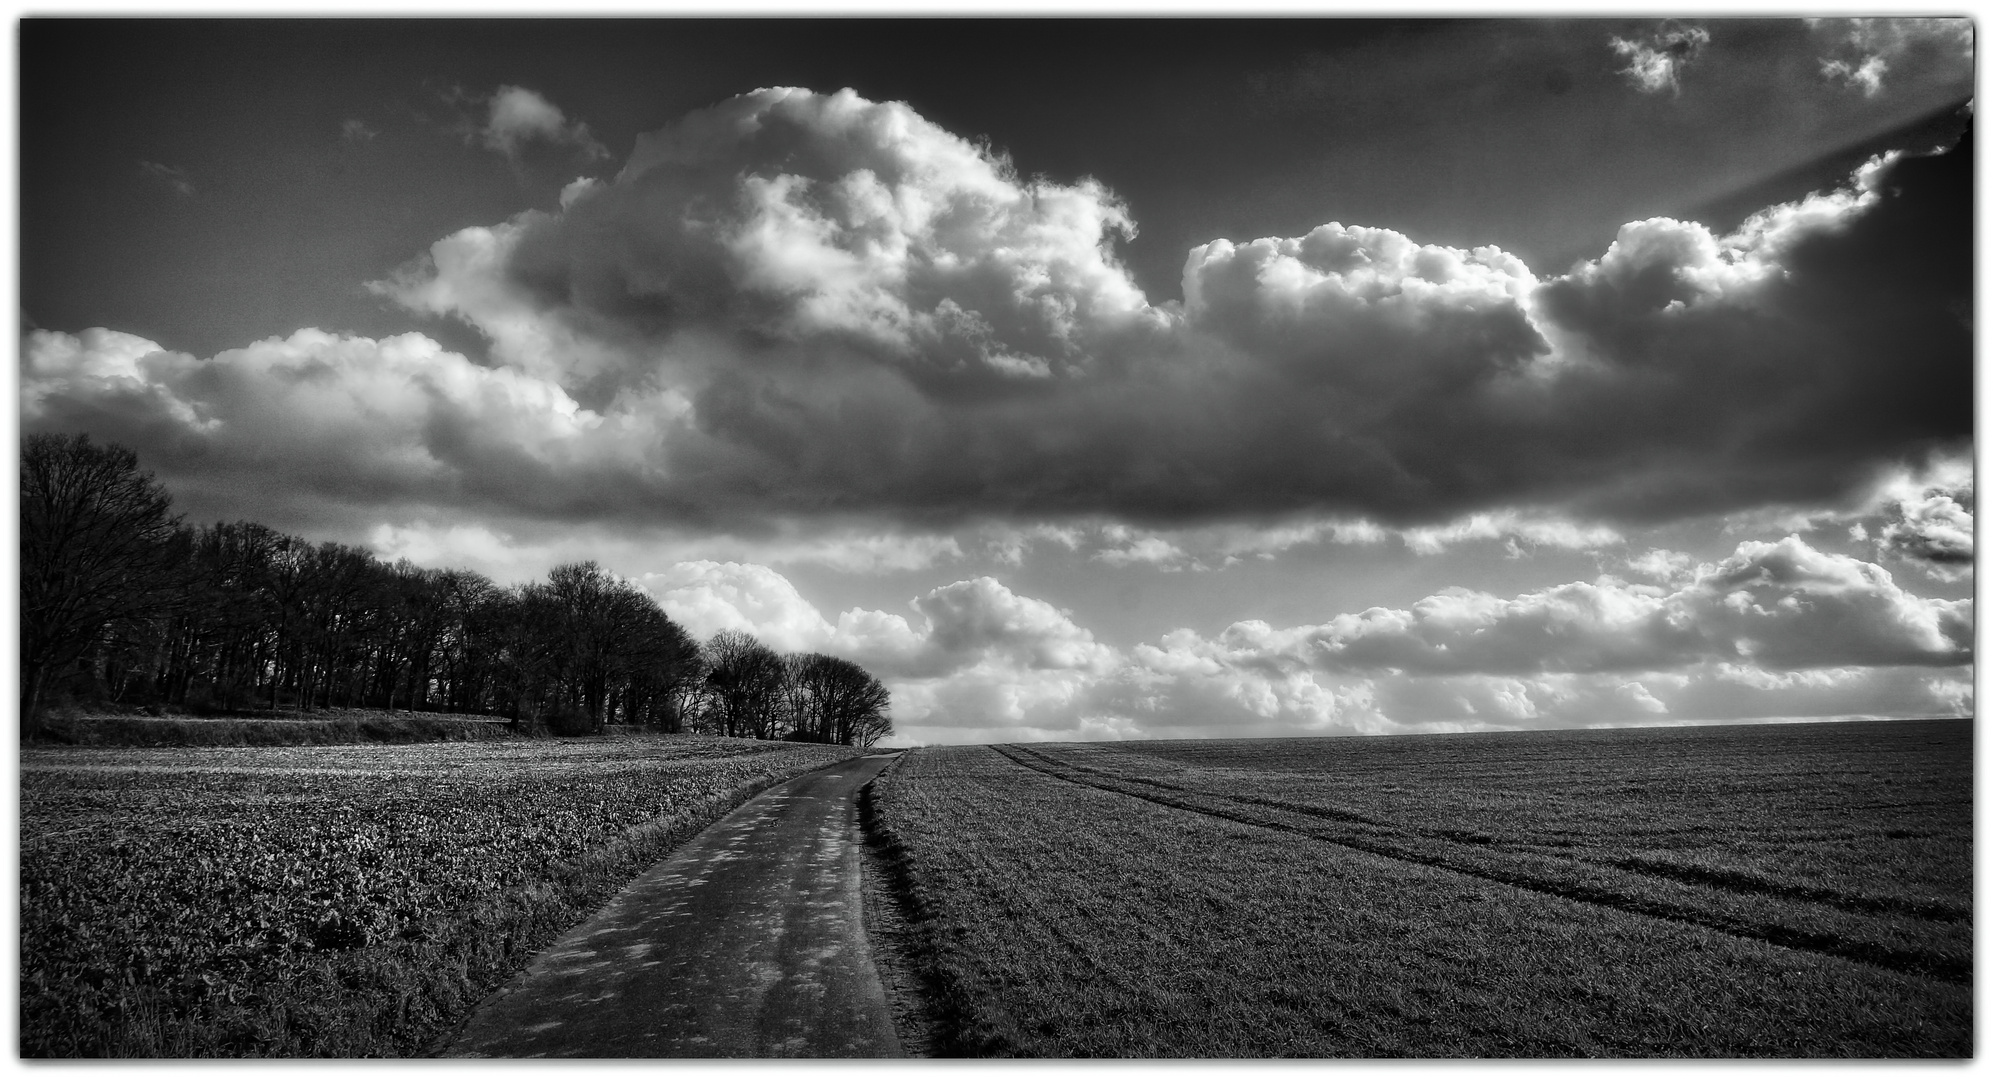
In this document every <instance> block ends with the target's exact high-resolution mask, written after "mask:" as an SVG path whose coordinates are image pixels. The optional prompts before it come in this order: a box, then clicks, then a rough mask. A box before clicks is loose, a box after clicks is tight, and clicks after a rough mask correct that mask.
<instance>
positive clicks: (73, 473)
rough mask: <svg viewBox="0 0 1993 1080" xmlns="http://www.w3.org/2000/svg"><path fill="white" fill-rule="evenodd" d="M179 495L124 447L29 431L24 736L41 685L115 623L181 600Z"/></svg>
mask: <svg viewBox="0 0 1993 1080" xmlns="http://www.w3.org/2000/svg"><path fill="white" fill-rule="evenodd" d="M172 505H173V499H172V496H170V495H168V494H167V493H166V489H165V488H163V487H161V486H160V485H159V484H158V483H157V482H156V481H154V480H153V478H152V474H150V473H147V472H142V471H140V469H139V467H138V456H137V455H135V454H133V453H132V452H131V451H130V450H127V449H125V448H124V447H121V446H115V445H109V446H96V445H94V444H92V443H91V442H90V437H89V436H87V435H31V436H29V437H28V438H27V439H26V440H25V441H24V442H23V444H22V446H21V733H22V736H23V737H24V738H32V737H34V736H35V735H37V734H39V733H40V723H41V721H40V708H41V697H42V693H43V691H44V690H45V689H46V688H47V686H48V684H49V681H50V679H51V678H53V677H54V676H56V675H58V674H60V673H62V672H63V671H64V670H66V669H67V668H68V667H69V666H70V665H72V664H74V663H75V662H76V661H77V660H78V659H80V658H81V657H82V656H83V655H84V653H85V652H87V651H88V650H89V649H90V647H91V646H92V645H94V644H96V642H97V641H98V639H99V637H100V636H101V635H102V634H103V633H104V632H105V630H106V629H107V628H109V627H112V626H113V625H115V624H120V623H133V622H138V621H142V620H146V619H150V618H156V617H157V616H159V615H160V614H161V613H162V611H163V609H164V607H165V606H166V605H168V604H170V603H172V602H173V601H174V599H175V589H174V582H175V579H176V577H177V576H178V573H177V571H178V570H179V569H180V567H181V565H182V564H183V563H184V561H185V560H184V553H183V552H182V551H181V550H180V549H181V548H182V547H184V543H183V542H176V541H184V539H185V538H184V537H182V536H181V535H180V529H179V519H178V518H175V517H174V516H173V515H172V512H171V511H172Z"/></svg>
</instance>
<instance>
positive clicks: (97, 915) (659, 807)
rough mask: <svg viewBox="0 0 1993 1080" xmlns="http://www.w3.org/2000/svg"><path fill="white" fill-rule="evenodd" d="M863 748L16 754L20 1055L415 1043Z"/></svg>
mask: <svg viewBox="0 0 1993 1080" xmlns="http://www.w3.org/2000/svg"><path fill="white" fill-rule="evenodd" d="M853 752H854V751H852V750H851V749H850V748H848V747H834V746H817V745H805V744H796V743H771V742H757V741H753V740H747V739H722V738H712V737H704V736H656V737H639V738H625V739H581V740H552V741H543V740H533V741H517V742H511V741H508V742H476V743H429V744H420V745H411V746H378V745H369V746H308V747H306V746H299V747H189V748H172V749H151V748H147V749H122V750H120V749H108V748H94V747H92V748H83V747H76V748H28V749H24V750H23V751H22V753H21V766H20V806H21V848H20V852H21V854H20V873H21V877H20V911H21V966H20V979H21V981H20V988H21V1012H20V1016H21V1044H20V1052H21V1053H22V1055H23V1056H28V1057H42V1056H127V1055H137V1056H171V1057H179V1056H207V1055H285V1056H306V1055H333V1056H366V1055H388V1054H411V1053H419V1052H421V1051H422V1050H424V1049H425V1048H427V1047H428V1046H429V1045H430V1044H431V1043H432V1042H433V1041H434V1040H435V1039H436V1038H437V1037H438V1036H439V1035H441V1034H443V1033H444V1032H445V1031H447V1029H448V1027H449V1025H450V1024H452V1023H453V1022H455V1021H456V1020H457V1019H458V1018H460V1017H461V1016H463V1015H464V1014H465V1013H466V1012H467V1011H468V1010H469V1008H470V1007H471V1006H473V1005H475V1004H476V1003H477V1001H478V1000H479V999H480V998H481V997H483V995H484V994H485V993H487V992H489V991H490V990H491V989H493V988H495V987H496V986H497V985H498V984H499V983H500V982H502V981H503V980H504V979H505V978H507V977H508V976H510V975H511V974H512V972H514V971H515V970H517V969H519V968H520V967H522V966H523V965H524V964H525V963H526V961H527V960H529V959H530V958H531V957H532V955H533V954H534V953H535V952H537V951H538V950H539V949H540V948H542V947H544V946H545V945H547V944H549V943H550V942H551V941H552V940H553V939H554V938H555V937H556V936H557V935H558V934H559V933H561V932H562V931H564V930H566V929H567V928H568V927H570V926H572V925H573V924H575V923H577V922H579V921H581V920H582V919H583V918H585V917H586V916H587V915H588V914H590V913H591V912H592V911H593V910H594V909H595V908H596V907H597V906H598V905H599V904H600V903H601V902H603V901H604V900H606V899H607V898H608V896H609V895H611V894H612V893H613V892H614V890H615V889H617V888H619V887H620V886H621V885H622V884H623V883H624V882H626V881H628V880H629V879H630V878H632V877H634V876H635V875H636V874H637V873H639V872H641V871H642V870H643V869H644V868H645V867H647V866H649V865H650V864H652V863H653V862H655V861H656V860H657V859H659V858H661V857H662V856H663V855H664V854H665V853H666V852H668V851H669V850H670V849H671V848H672V847H673V846H675V845H676V844H677V843H678V842H680V841H681V840H683V839H685V838H686V837H688V836H690V835H691V834H692V833H694V832H696V831H697V830H699V829H701V828H703V827H704V826H705V825H707V824H708V823H710V822H711V821H713V820H715V819H716V818H718V817H720V816H721V815H722V814H724V813H725V812H726V811H727V810H729V809H731V808H732V807H734V806H736V805H738V804H739V803H740V802H742V801H744V800H745V799H746V798H747V797H748V796H750V795H751V794H753V793H754V792H756V791H759V790H761V789H762V788H764V787H767V786H768V785H770V784H772V783H775V782H777V781H780V780H783V779H786V778H788V777H790V776H794V775H798V774H800V773H803V772H807V771H809V770H811V769H814V768H817V767H819V766H822V765H827V764H830V763H832V762H835V761H838V760H842V759H843V758H846V757H849V756H850V755H851V754H852V753H853Z"/></svg>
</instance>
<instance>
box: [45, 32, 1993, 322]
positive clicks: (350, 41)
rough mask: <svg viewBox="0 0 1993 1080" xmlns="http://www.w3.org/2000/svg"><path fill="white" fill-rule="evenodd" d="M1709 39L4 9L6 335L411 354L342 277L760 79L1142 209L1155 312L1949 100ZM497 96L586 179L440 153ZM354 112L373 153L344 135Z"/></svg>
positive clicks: (1143, 257)
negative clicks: (12, 217) (914, 124)
mask: <svg viewBox="0 0 1993 1080" xmlns="http://www.w3.org/2000/svg"><path fill="white" fill-rule="evenodd" d="M1723 25H1724V26H1725V32H1724V33H1722V34H1720V35H1718V36H1717V38H1716V41H1715V44H1713V45H1711V46H1710V55H1706V56H1704V57H1702V58H1700V59H1699V61H1698V63H1699V66H1700V68H1701V70H1699V71H1698V73H1697V74H1698V77H1699V78H1701V79H1702V84H1701V85H1699V86H1698V87H1697V91H1698V92H1697V93H1696V94H1695V95H1692V96H1687V97H1684V96H1681V95H1669V94H1654V95H1644V94H1632V93H1627V92H1626V91H1625V86H1624V79H1623V78H1622V77H1621V76H1620V75H1619V74H1618V73H1617V70H1618V67H1619V65H1620V60H1619V58H1618V57H1616V56H1615V55H1614V54H1613V53H1612V51H1611V50H1610V49H1607V48H1605V47H1603V43H1604V42H1605V41H1606V40H1607V39H1608V38H1609V37H1610V36H1612V35H1614V34H1616V33H1624V34H1627V35H1634V34H1636V33H1637V32H1639V31H1640V30H1642V29H1644V25H1643V24H1635V23H1620V22H1609V21H1598V20H1584V21H1498V22H1472V21H1470V22H1461V21H1453V20H1434V19H1420V20H1389V21H1387V20H1352V19H1271V20H1267V19H1260V20H1232V21H1227V20H1209V19H1140V20H1136V19H1108V20H1102V19H1054V20H1027V19H959V20H958V19H884V20H882V19H849V20H797V19H773V18H770V19H748V20H705V19H668V20H638V21H630V20H611V19H581V20H564V21H557V22H546V21H534V20H493V19H481V20H414V19H411V20H302V19H301V20H280V21H273V20H144V21H132V20H114V19H49V18H29V19H26V20H24V21H23V22H22V24H21V37H20V48H21V87H22V93H21V129H20V130H21V161H22V167H21V222H22V229H21V245H22V246H21V269H22V273H21V282H22V290H21V300H22V306H23V310H24V314H25V316H26V321H27V324H28V325H30V326H45V327H50V328H56V329H66V330H75V329H80V328H82V327H86V326H96V325H107V326H117V327H119V328H122V329H125V330H127V331H129V332H132V333H138V334H141V335H145V336H149V337H151V338H154V339H156V340H158V341H160V342H161V343H162V344H166V345H168V346H171V347H175V348H183V349H188V350H191V351H193V352H196V353H200V354H203V355H205V354H207V353H211V352H213V351H215V350H218V349H221V348H226V347H230V346H233V345H239V344H242V343H244V342H245V341H248V340H251V339H254V338H258V337H262V336H267V335H270V334H281V333H288V332H289V331H290V330H292V329H294V328H296V327H297V326H298V325H301V324H307V325H318V326H320V327H322V328H324V329H329V330H342V331H353V332H360V333H369V334H381V333H387V332H392V331H396V330H400V329H406V328H408V326H409V325H410V323H409V316H408V314H407V313H406V312H400V311H395V310H391V309H390V308H389V306H388V305H386V304H385V302H384V301H381V300H379V299H377V298H374V297H372V296H370V295H368V294H367V293H365V292H364V291H363V290H362V288H361V283H362V282H364V281H368V280H373V279H377V278H379V277H381V276H383V275H384V274H386V273H387V272H388V271H390V270H391V269H393V268H394V267H396V266H398V265H400V264H402V263H404V262H405V261H407V260H408V259H410V258H412V257H414V256H415V255H417V254H419V253H420V251H421V250H422V249H423V247H424V246H425V245H426V244H427V243H428V242H429V241H431V240H433V239H435V238H437V237H440V236H443V235H446V234H448V233H449V232H451V231H453V230H455V229H458V228H461V227H463V226H466V225H471V224H475V223H488V222H493V221H497V220H501V219H503V218H504V217H506V216H507V215H509V214H512V213H515V212H517V211H519V210H522V209H526V208H528V207H541V208H547V207H551V206H552V205H553V202H554V198H555V194H556V192H557V191H558V190H559V187H560V186H561V185H562V184H564V183H566V182H567V181H569V180H572V179H573V178H574V177H575V176H576V175H579V174H582V173H589V174H592V175H607V174H609V173H612V172H613V171H614V169H615V168H616V167H617V164H618V163H619V162H620V161H621V159H622V158H623V156H624V155H626V154H627V153H628V151H629V148H630V145H631V143H632V140H633V139H634V137H635V135H636V134H637V133H639V132H642V131H648V130H652V129H655V128H657V127H660V126H662V125H663V124H665V123H667V122H669V121H671V120H673V119H675V118H676V117H678V116H680V115H683V114H684V113H686V112H688V111H690V110H691V109H694V108H698V107H701V106H705V105H710V104H712V103H714V102H717V101H720V100H723V99H725V98H728V97H731V96H732V95H734V94H737V93H743V92H746V91H748V90H751V89H754V88H756V87H760V86H776V85H794V86H804V87H808V88H812V89H816V90H820V91H824V92H828V91H831V90H836V89H840V88H843V87H851V88H853V89H856V90H857V91H859V92H860V94H862V95H863V96H865V97H867V98H869V99H871V100H875V101H882V100H902V101H907V102H909V103H911V104H913V105H914V106H915V107H916V108H917V109H918V110H919V111H920V113H921V115H923V116H925V117H926V118H928V119H930V120H932V121H934V122H936V123H938V124H940V125H941V126H942V127H944V128H947V129H948V130H950V131H954V132H957V133H959V134H963V135H967V136H971V137H975V136H981V137H985V138H987V139H988V140H989V141H990V142H991V144H992V145H993V146H994V147H995V148H997V149H999V150H1002V151H1005V152H1008V153H1009V154H1010V155H1011V158H1012V160H1013V161H1014V162H1015V163H1016V165H1017V167H1018V169H1019V170H1020V171H1021V172H1023V173H1025V174H1026V175H1031V174H1044V175H1046V176H1048V177H1050V178H1052V179H1054V180H1059V181H1064V182H1070V181H1072V180H1075V179H1077V178H1079V177H1080V176H1083V175H1091V176H1094V177H1096V178H1098V179H1100V180H1101V181H1103V182H1104V183H1106V184H1107V185H1108V187H1109V188H1111V189H1112V190H1113V191H1114V192H1116V193H1117V194H1118V195H1119V196H1120V197H1121V198H1122V199H1123V200H1124V201H1125V202H1126V203H1127V204H1128V205H1129V207H1130V208H1131V211H1132V213H1133V217H1134V219H1135V222H1136V224H1137V226H1138V229H1139V235H1138V236H1137V237H1136V239H1134V240H1133V241H1132V242H1130V243H1128V244H1127V245H1126V247H1125V249H1124V255H1125V257H1126V258H1127V260H1128V261H1129V264H1130V267H1131V269H1132V270H1133V272H1134V276H1135V279H1136V281H1137V283H1138V284H1140V285H1141V286H1142V287H1143V288H1144V289H1146V290H1147V291H1148V292H1149V294H1150V296H1151V299H1153V300H1155V301H1158V302H1160V301H1162V300H1167V299H1173V298H1177V297H1178V296H1180V285H1179V280H1178V279H1179V274H1180V272H1181V270H1182V266H1183V258H1184V253H1185V251H1187V250H1188V249H1189V248H1190V247H1192V246H1193V245H1196V244H1200V243H1203V242H1205V241H1207V240H1211V239H1214V238H1218V237H1227V238H1232V239H1236V240H1247V239H1252V238H1254V237H1258V236H1290V235H1299V234H1300V233H1302V232H1304V231H1306V230H1307V229H1309V228H1311V227H1313V226H1315V225H1317V224H1321V223H1322V222H1325V221H1340V222H1343V223H1344V224H1370V225H1386V226H1389V227H1391V228H1394V229H1398V230H1400V231H1404V232H1407V233H1409V234H1411V235H1413V236H1415V237H1417V238H1419V239H1420V240H1422V241H1425V242H1429V243H1445V244H1451V245H1455V246H1473V245H1479V244H1488V243H1493V244H1499V245H1500V246H1502V247H1503V248H1504V249H1506V250H1508V251H1511V252H1514V253H1516V254H1518V255H1521V256H1522V257H1524V258H1525V259H1526V260H1528V261H1529V262H1530V263H1531V265H1532V266H1533V267H1535V268H1536V269H1537V270H1538V271H1539V273H1543V272H1551V271H1555V270H1558V269H1562V268H1563V266H1565V265H1567V264H1568V263H1569V262H1570V261H1571V260H1573V259H1576V258H1580V257H1588V256H1591V255H1595V254H1596V253H1597V252H1598V251H1599V250H1600V249H1601V247H1602V246H1603V245H1604V244H1605V243H1606V242H1608V241H1609V240H1610V239H1611V237H1612V235H1613V232H1614V230H1616V229H1617V228H1618V226H1619V225H1620V224H1621V223H1623V222H1625V221H1629V220H1634V219H1637V218H1639V217H1643V216H1648V215H1652V214H1659V213H1673V214H1686V213H1689V212H1691V211H1692V210H1694V209H1696V208H1697V207H1699V206H1702V205H1703V204H1705V203H1707V202H1708V201H1709V200H1712V199H1718V198H1721V197H1722V196H1724V195H1726V194H1729V193H1732V192H1734V191H1736V190H1738V189H1740V188H1744V187H1747V186H1750V185H1754V184H1760V183H1761V182H1762V181H1764V180H1765V179H1766V178H1768V177H1771V176H1774V175H1776V174H1779V173H1782V172H1785V171H1787V170H1790V169H1793V168H1795V167H1799V166H1802V165H1804V163H1806V162H1809V161H1812V160H1814V159H1816V158H1819V157H1821V156H1823V155H1827V154H1830V153H1832V152H1833V151H1835V150H1839V149H1841V148H1843V147H1845V146H1847V145H1850V144H1852V143H1855V142H1858V141H1860V140H1862V139H1867V138H1872V137H1874V136H1876V135H1878V134H1879V133H1882V132H1885V131H1887V130H1889V129H1891V128H1893V127H1895V126H1897V125H1899V124H1902V123H1905V122H1907V121H1911V120H1914V119H1916V118H1918V117H1921V116H1923V115H1925V114H1927V113H1929V112H1931V111H1933V110H1936V109H1940V108H1943V107H1945V106H1948V105H1952V104H1955V103H1956V101H1957V100H1958V99H1959V98H1961V97H1962V96H1963V95H1964V94H1965V93H1967V92H1969V84H1968V83H1963V82H1960V81H1959V80H1957V79H1956V78H1952V79H1950V80H1942V79H1936V78H1932V79H1925V80H1921V81H1920V80H1919V79H1918V77H1917V76H1916V75H1915V73H1904V74H1902V75H1899V76H1898V78H1897V79H1896V80H1895V81H1894V83H1893V84H1892V87H1891V92H1890V93H1889V94H1888V95H1886V96H1883V97H1880V98H1878V99H1876V100H1873V101H1869V100H1865V99H1863V98H1862V97H1861V96H1860V95H1857V94H1841V95H1832V96H1830V95H1821V94H1811V93H1807V94H1795V93H1793V92H1791V86H1792V85H1793V83H1794V82H1795V81H1799V80H1795V79H1794V77H1793V76H1794V74H1795V73H1794V72H1793V71H1792V70H1791V69H1792V67H1793V65H1794V64H1795V63H1800V64H1806V63H1811V62H1812V60H1811V56H1810V53H1809V51H1808V50H1807V49H1805V48H1803V47H1800V46H1801V44H1802V43H1801V42H1800V41H1799V39H1800V38H1803V37H1804V35H1805V34H1806V30H1805V28H1804V27H1803V25H1802V24H1800V23H1798V22H1797V21H1795V20H1778V21H1772V22H1764V23H1750V22H1736V21H1725V22H1724V23H1723ZM1724 54H1727V55H1724ZM1725 60H1728V61H1730V62H1728V63H1724V62H1722V61H1725ZM1806 74H1808V75H1811V73H1810V72H1807V73H1806ZM1810 81H1812V82H1817V81H1818V80H1817V78H1814V79H1811V80H1810ZM501 84H511V85H521V86H527V87H530V88H532V89H534V90H536V91H538V92H539V93H541V94H543V95H545V96H546V97H547V98H548V99H550V100H552V101H554V102H556V103H558V104H559V106H560V107H561V108H563V109H564V110H566V112H567V113H568V114H569V115H570V116H573V117H576V118H579V119H581V120H583V121H584V122H586V123H587V124H588V125H589V127H590V128H591V129H592V131H593V132H594V133H595V134H596V136H597V137H598V138H599V139H600V141H601V142H602V144H603V145H604V146H605V147H606V148H607V150H608V151H609V156H608V157H607V158H605V159H600V160H595V161H576V160H573V159H571V158H570V157H564V156H561V155H558V154H544V155H541V156H539V157H538V158H531V157H529V158H528V159H527V160H526V161H524V162H522V163H519V164H512V163H508V162H506V161H503V160H500V159H498V158H497V157H496V156H494V155H491V154H489V153H485V152H482V151H480V150H478V149H476V148H474V147H471V146H468V145H466V144H465V141H464V140H463V139H462V138H460V137H457V136H456V135H454V134H453V133H452V128H453V126H456V125H461V124H463V123H465V122H466V121H469V120H472V119H474V117H473V114H474V113H475V111H476V109H475V106H467V105H464V104H461V103H459V104H452V102H451V101H450V100H449V98H450V97H451V96H452V94H453V92H456V93H458V94H459V95H460V96H461V95H477V94H488V93H490V91H491V90H492V88H494V87H496V86H498V85H501ZM349 120H358V121H360V122H361V123H362V124H364V125H366V126H367V128H368V130H371V131H374V132H377V134H376V135H375V136H374V137H372V138H371V139H367V140H362V141H355V140H351V139H346V138H342V136H341V131H342V125H343V124H345V122H346V121H349ZM146 163H152V165H154V166H160V167H163V168H164V169H171V170H177V171H178V172H177V173H175V174H173V175H175V176H179V177H182V178H184V182H185V183H186V184H188V185H191V190H192V194H191V195H189V196H185V197H175V193H174V191H173V190H172V189H171V188H170V186H169V185H167V184H165V183H162V182H161V176H162V173H161V170H159V169H152V170H151V171H150V172H148V168H147V165H146ZM1843 175H1844V174H1843ZM1816 179H1817V177H1814V176H1811V175H1806V176H1802V177H1801V178H1800V180H1801V182H1802V183H1803V182H1808V181H1813V180H1816ZM1802 191H1803V188H1802ZM1798 193H1800V192H1795V191H1790V190H1785V191H1777V192H1767V193H1765V194H1771V195H1775V196H1776V197H1777V198H1789V197H1791V196H1792V195H1794V194H1798ZM1763 204H1764V203H1763V202H1757V203H1755V204H1754V206H1753V208H1755V205H1763ZM1712 224H1714V223H1712ZM421 328H422V329H423V330H424V331H425V332H429V333H431V334H436V335H439V336H441V337H443V338H444V339H445V340H446V342H447V343H449V344H451V345H453V346H455V347H459V348H465V349H470V350H475V349H476V347H477V342H476V339H475V337H474V336H472V335H468V334H464V333H461V332H458V331H457V330H456V329H455V328H453V327H452V326H450V325H448V324H445V323H443V322H441V321H437V320H430V321H429V322H428V323H426V324H424V325H423V326H422V327H421Z"/></svg>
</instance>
